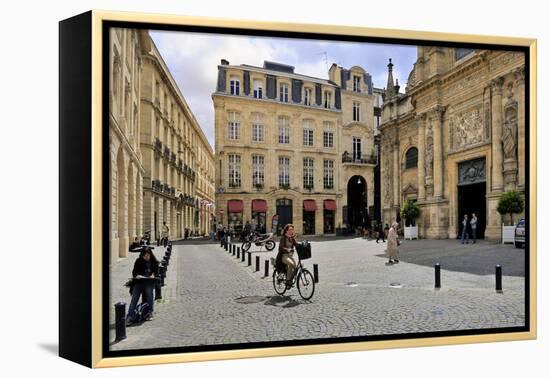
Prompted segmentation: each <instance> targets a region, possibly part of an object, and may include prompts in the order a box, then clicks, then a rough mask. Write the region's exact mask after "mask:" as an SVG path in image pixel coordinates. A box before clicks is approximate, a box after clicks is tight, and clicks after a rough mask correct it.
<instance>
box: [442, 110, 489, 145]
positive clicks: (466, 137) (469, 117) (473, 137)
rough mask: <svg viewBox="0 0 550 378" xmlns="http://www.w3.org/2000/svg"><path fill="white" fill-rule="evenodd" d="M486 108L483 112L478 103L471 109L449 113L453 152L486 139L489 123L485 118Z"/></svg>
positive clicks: (486, 114)
mask: <svg viewBox="0 0 550 378" xmlns="http://www.w3.org/2000/svg"><path fill="white" fill-rule="evenodd" d="M487 110H488V109H486V111H485V114H483V113H482V109H481V105H478V106H476V107H475V108H473V109H470V110H467V111H464V112H460V113H454V114H452V115H451V117H450V119H449V129H450V135H451V150H452V151H453V152H455V151H460V150H464V149H466V148H468V147H471V146H473V145H476V144H479V143H483V142H485V141H487V139H488V137H489V125H490V123H489V120H487V117H489V116H490V113H489V112H488V111H487ZM484 118H485V119H484Z"/></svg>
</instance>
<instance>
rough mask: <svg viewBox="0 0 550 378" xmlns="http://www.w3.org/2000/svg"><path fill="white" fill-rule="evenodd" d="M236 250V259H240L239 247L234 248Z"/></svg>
mask: <svg viewBox="0 0 550 378" xmlns="http://www.w3.org/2000/svg"><path fill="white" fill-rule="evenodd" d="M236 248H237V259H240V258H241V248H240V247H236Z"/></svg>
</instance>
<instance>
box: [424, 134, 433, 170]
mask: <svg viewBox="0 0 550 378" xmlns="http://www.w3.org/2000/svg"><path fill="white" fill-rule="evenodd" d="M424 159H425V162H424V168H425V170H426V177H431V176H432V172H433V162H434V146H433V130H432V125H431V123H430V124H429V125H428V131H427V132H426V146H425V150H424Z"/></svg>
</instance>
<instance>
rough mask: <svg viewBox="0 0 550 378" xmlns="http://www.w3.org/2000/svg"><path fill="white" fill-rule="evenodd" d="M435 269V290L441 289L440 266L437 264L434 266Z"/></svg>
mask: <svg viewBox="0 0 550 378" xmlns="http://www.w3.org/2000/svg"><path fill="white" fill-rule="evenodd" d="M434 268H435V288H436V289H441V265H440V264H439V263H437V264H435V265H434Z"/></svg>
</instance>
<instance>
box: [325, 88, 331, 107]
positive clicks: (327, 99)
mask: <svg viewBox="0 0 550 378" xmlns="http://www.w3.org/2000/svg"><path fill="white" fill-rule="evenodd" d="M323 104H324V107H325V109H330V108H331V107H332V93H331V92H330V91H325V95H324V101H323Z"/></svg>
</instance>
